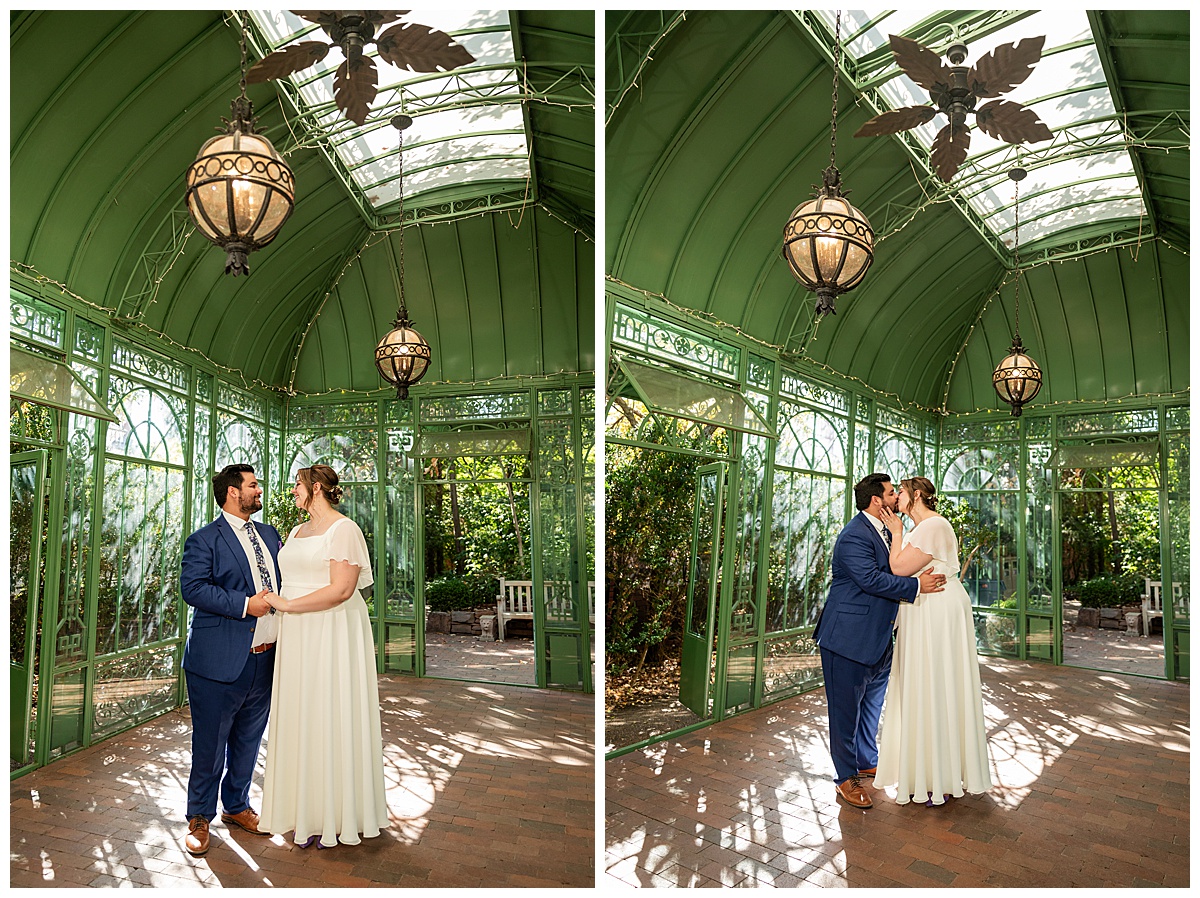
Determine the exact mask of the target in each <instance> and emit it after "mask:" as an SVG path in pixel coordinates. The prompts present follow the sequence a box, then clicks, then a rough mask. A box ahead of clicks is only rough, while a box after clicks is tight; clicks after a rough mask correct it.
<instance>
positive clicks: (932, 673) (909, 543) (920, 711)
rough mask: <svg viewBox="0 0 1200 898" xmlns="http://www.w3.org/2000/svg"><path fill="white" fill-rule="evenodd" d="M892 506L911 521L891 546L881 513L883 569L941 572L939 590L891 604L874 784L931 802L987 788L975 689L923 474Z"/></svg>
mask: <svg viewBox="0 0 1200 898" xmlns="http://www.w3.org/2000/svg"><path fill="white" fill-rule="evenodd" d="M897 508H898V510H899V511H900V512H901V513H903V514H907V515H908V516H909V517H910V518H911V519H912V520H913V522H914V524H915V526H914V527H913V529H912V531H911V532H910V533H909V534H908V535H907V536H906V537H904V540H903V545H901V540H900V539H899V538H898V537H900V536H901V535H902V533H903V525H902V524H901V522H900V519H899V517H897V516H896V515H894V514H890V513H889V514H887V515H885V516H884V517H883V520H884V524H885V526H887V528H888V529H889V530H890V531H891V532H892V537H893V538H892V550H891V557H890V562H891V568H892V573H894V574H898V575H900V576H906V575H911V574H914V573H916V572H917V571H921V570H924V569H925V568H926V567H927V566H928V565H929V564H931V563H932V564H933V567H934V570H935V571H936V572H937V573H939V574H945V575H946V588H945V591H943V592H938V593H922V594H920V595H918V596H917V599H916V601H915V602H913V603H912V604H911V605H906V604H902V605H901V606H900V613H899V616H898V617H897V619H896V628H897V633H896V652H895V657H894V659H893V662H892V674H891V677H890V679H889V681H888V687H887V697H886V698H885V700H884V706H883V724H882V726H881V728H880V736H879V766H878V769H877V772H876V774H875V785H876V787H883V786H891V785H895V786H896V787H897V793H896V801H897V803H899V804H908V803H909V801H911V800H912V799H913V798H914V797H915V798H916V799H917V800H918V801H922V802H924V803H925V804H926V805H928V806H931V807H932V806H934V805H941V804H944V803H945V801H946V799H947V798H949V797H951V796H953V797H954V798H961V797H962V796H963V794H964V792H971V793H973V794H979V793H982V792H986V791H987V790H988V789H990V788H991V786H992V777H991V772H990V768H989V764H988V755H987V732H986V725H985V721H984V716H983V691H982V687H981V685H980V679H979V658H978V655H977V654H976V648H975V623H974V618H973V615H972V612H971V598H970V596H968V595H967V591H966V589H964V588H963V585H962V581H961V580H960V579H959V562H958V539H957V537H956V536H955V534H954V528H953V527H951V526H950V522H949V521H947V520H946V519H945V518H944V517H942V516H941V515H940V514H938V513H937V511H936V510H935V509H936V508H937V496H936V495H935V492H934V487H933V484H932V483H931V482H930V481H929V480H927V479H926V478H924V477H914V478H911V479H909V480H902V481H901V482H900V496H899V501H898V503H897ZM927 799H928V800H927Z"/></svg>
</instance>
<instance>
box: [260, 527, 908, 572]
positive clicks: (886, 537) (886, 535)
mask: <svg viewBox="0 0 1200 898" xmlns="http://www.w3.org/2000/svg"><path fill="white" fill-rule="evenodd" d="M883 541H884V542H885V543H887V547H888V551H889V552H891V551H892V531H890V530H888V528H887V525H884V528H883ZM260 569H261V568H260Z"/></svg>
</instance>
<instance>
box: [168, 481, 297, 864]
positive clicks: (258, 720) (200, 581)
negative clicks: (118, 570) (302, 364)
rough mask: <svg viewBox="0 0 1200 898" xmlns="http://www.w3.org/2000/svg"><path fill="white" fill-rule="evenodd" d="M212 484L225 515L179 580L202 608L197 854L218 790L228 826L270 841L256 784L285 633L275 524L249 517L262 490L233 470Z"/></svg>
mask: <svg viewBox="0 0 1200 898" xmlns="http://www.w3.org/2000/svg"><path fill="white" fill-rule="evenodd" d="M212 483H213V495H214V497H215V498H216V500H217V504H218V505H219V506H220V507H221V513H220V514H219V515H218V516H217V519H216V520H215V521H213V522H212V523H211V524H208V525H207V526H204V527H201V528H200V529H199V530H197V531H196V532H195V533H193V534H192V535H191V536H189V537H188V538H187V542H185V543H184V546H183V565H182V573H181V575H180V589H181V594H182V596H183V600H184V601H185V602H187V603H188V604H189V605H191V606H192V608H193V609H195V611H194V613H193V615H192V623H191V627H190V628H189V630H188V638H187V644H186V645H185V646H184V649H183V669H184V672H185V676H186V678H187V690H188V702H189V703H190V704H191V708H192V771H191V775H190V776H189V778H188V798H187V817H188V833H187V836H186V837H185V838H184V847H185V848H186V849H187V851H188V853H189V854H191V855H193V856H194V857H202V856H203V855H204V854H205V853H206V852H207V851H208V843H209V835H208V824H209V821H210V820H212V818H213V817H215V816H216V814H217V793H218V790H219V791H220V797H221V806H222V807H223V808H224V813H222V814H221V820H222V821H224V822H225V823H227V824H234V825H236V826H239V827H241V828H242V829H244V830H246V831H247V832H250V833H254V834H256V835H267V834H266V833H261V832H260V831H259V829H258V814H257V813H256V812H255V811H254V810H253V809H252V808H251V807H250V779H251V777H252V776H253V775H254V766H255V764H256V763H257V761H258V748H259V745H260V743H261V742H262V734H263V730H265V729H266V727H267V712H268V711H269V710H270V707H271V680H272V675H273V673H274V667H275V638H276V635H277V633H278V623H277V620H276V618H274V617H272V616H271V615H273V614H274V613H275V609H273V608H271V607H270V605H268V604H267V601H266V599H265V598H263V596H264V595H265V594H266V593H267V592H276V591H278V589H279V585H280V584H279V564H278V562H277V561H276V556H277V555H278V554H279V547H280V545H281V540H280V539H279V533H278V532H277V531H276V530H275V528H274V527H270V526H268V525H267V524H258V523H255V522H252V521H251V520H250V515H252V514H254V512H256V511H259V510H261V509H262V492H263V491H262V487H260V486H259V485H258V478H256V477H255V476H254V469H253V468H252V467H250V465H228V466H226V467H225V468H223V469H222V470H221V471H220V473H218V474H216V475H215V476H214V477H213V479H212ZM222 774H224V778H222Z"/></svg>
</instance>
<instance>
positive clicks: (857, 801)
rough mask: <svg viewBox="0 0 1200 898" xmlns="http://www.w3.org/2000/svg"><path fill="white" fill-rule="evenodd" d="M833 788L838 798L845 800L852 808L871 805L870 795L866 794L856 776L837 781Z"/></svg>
mask: <svg viewBox="0 0 1200 898" xmlns="http://www.w3.org/2000/svg"><path fill="white" fill-rule="evenodd" d="M834 788H836V789H837V797H838V799H839V800H841V801H844V802H846V804H848V805H850V807H852V808H869V807H871V806H872V805H873V802H872V801H871V796H870V795H868V794H867V790H866V789H864V788H863V785H862V783H861V782H859V780H858V777H857V776H852V777H850V779H848V780H846V781H845V782H841V783H838V784H837V786H835V787H834Z"/></svg>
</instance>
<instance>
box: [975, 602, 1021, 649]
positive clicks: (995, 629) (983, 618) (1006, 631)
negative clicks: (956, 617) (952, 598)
mask: <svg viewBox="0 0 1200 898" xmlns="http://www.w3.org/2000/svg"><path fill="white" fill-rule="evenodd" d="M975 645H976V647H977V648H978V649H979V651H980V652H982V653H984V654H986V655H1007V656H1008V657H1010V658H1015V657H1016V656H1017V619H1016V617H1014V616H1012V615H1009V614H993V613H991V612H988V611H976V612H975Z"/></svg>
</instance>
